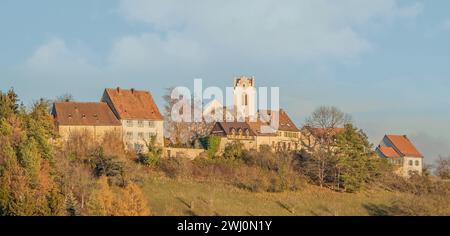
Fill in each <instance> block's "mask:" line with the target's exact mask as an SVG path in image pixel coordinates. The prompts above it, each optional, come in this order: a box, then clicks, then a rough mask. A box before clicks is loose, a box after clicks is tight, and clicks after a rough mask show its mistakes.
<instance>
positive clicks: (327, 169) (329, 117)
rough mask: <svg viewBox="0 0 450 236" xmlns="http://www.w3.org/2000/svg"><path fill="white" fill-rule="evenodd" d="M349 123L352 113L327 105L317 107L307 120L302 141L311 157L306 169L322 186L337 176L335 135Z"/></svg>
mask: <svg viewBox="0 0 450 236" xmlns="http://www.w3.org/2000/svg"><path fill="white" fill-rule="evenodd" d="M349 123H351V117H350V115H348V114H346V113H344V112H342V111H341V110H339V109H338V108H336V107H327V106H321V107H319V108H317V109H316V110H315V111H314V112H313V113H312V114H311V116H310V117H308V118H307V120H306V124H305V126H304V127H303V136H304V140H303V141H302V143H303V145H304V147H306V149H307V152H308V153H309V155H308V156H309V159H310V161H309V162H308V165H307V166H306V169H307V170H306V171H307V172H309V173H310V174H312V175H313V177H314V178H315V179H316V180H317V182H318V184H319V185H320V186H321V187H323V186H324V184H325V182H326V180H327V178H332V179H336V178H337V177H336V176H337V175H338V170H337V169H336V165H335V163H336V161H335V155H334V153H333V145H334V142H335V135H336V132H338V129H339V128H342V127H343V126H344V125H346V124H349ZM330 173H331V174H330ZM330 175H331V176H330Z"/></svg>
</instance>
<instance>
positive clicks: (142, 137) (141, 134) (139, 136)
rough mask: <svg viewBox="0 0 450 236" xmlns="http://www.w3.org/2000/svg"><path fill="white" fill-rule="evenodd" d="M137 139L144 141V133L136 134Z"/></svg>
mask: <svg viewBox="0 0 450 236" xmlns="http://www.w3.org/2000/svg"><path fill="white" fill-rule="evenodd" d="M138 139H140V140H142V139H144V133H142V132H139V133H138Z"/></svg>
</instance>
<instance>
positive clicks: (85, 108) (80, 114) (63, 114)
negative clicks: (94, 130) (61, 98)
mask: <svg viewBox="0 0 450 236" xmlns="http://www.w3.org/2000/svg"><path fill="white" fill-rule="evenodd" d="M52 114H53V117H54V119H55V121H56V123H57V124H58V125H69V126H70V125H73V126H75V125H89V126H90V125H96V126H120V125H121V123H120V121H119V120H118V119H117V118H116V116H115V115H114V113H113V112H112V111H111V109H110V108H109V106H108V105H107V104H106V103H104V102H56V103H54V104H53V111H52Z"/></svg>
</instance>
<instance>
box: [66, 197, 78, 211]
mask: <svg viewBox="0 0 450 236" xmlns="http://www.w3.org/2000/svg"><path fill="white" fill-rule="evenodd" d="M65 206H66V212H67V215H68V216H77V215H78V201H77V199H76V198H75V197H74V196H73V193H72V192H71V191H70V192H69V193H68V194H67V195H66V200H65Z"/></svg>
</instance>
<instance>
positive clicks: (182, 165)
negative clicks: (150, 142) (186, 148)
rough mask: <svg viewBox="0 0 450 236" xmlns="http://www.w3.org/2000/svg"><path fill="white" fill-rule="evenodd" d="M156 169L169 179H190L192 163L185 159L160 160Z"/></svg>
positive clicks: (170, 158)
mask: <svg viewBox="0 0 450 236" xmlns="http://www.w3.org/2000/svg"><path fill="white" fill-rule="evenodd" d="M158 168H159V169H160V170H162V171H163V172H164V173H165V174H166V175H167V176H168V177H170V178H178V177H190V176H191V173H192V162H191V161H190V160H188V159H185V158H176V157H169V158H167V159H161V161H160V162H159V163H158Z"/></svg>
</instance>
